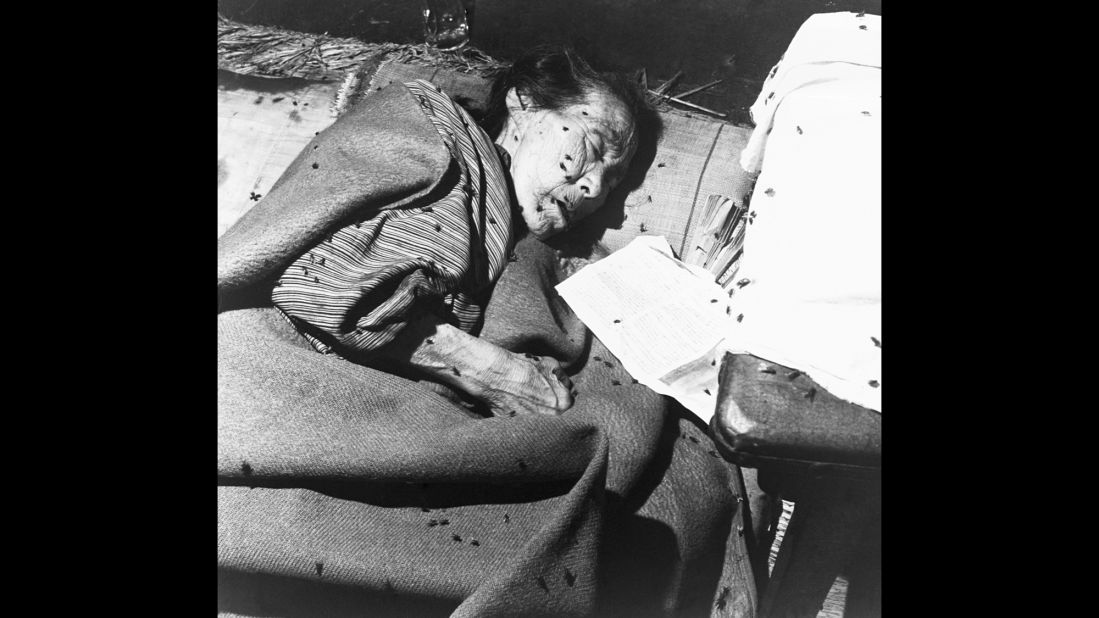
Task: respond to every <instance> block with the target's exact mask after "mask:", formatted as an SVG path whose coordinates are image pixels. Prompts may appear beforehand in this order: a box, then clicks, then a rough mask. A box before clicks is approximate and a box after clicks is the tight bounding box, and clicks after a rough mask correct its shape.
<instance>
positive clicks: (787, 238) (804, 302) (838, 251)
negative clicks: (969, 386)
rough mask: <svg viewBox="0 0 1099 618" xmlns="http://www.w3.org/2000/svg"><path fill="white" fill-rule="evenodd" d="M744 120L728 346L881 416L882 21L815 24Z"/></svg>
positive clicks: (806, 27) (833, 16) (833, 19)
mask: <svg viewBox="0 0 1099 618" xmlns="http://www.w3.org/2000/svg"><path fill="white" fill-rule="evenodd" d="M751 111H752V115H753V119H754V120H755V122H756V129H755V131H754V132H753V134H752V137H751V139H750V140H749V143H748V146H747V148H745V150H744V152H743V154H742V156H741V165H742V166H743V167H744V168H745V170H747V171H748V172H753V173H754V172H757V171H758V172H760V175H759V178H758V179H757V181H756V185H755V190H754V193H753V195H752V199H751V204H750V207H749V217H750V218H751V220H752V223H751V225H750V227H749V228H748V230H747V232H746V235H745V244H744V257H743V260H742V262H741V267H740V272H739V273H738V279H740V280H741V282H744V280H748V281H749V282H750V283H745V284H744V286H743V287H741V288H738V289H737V291H736V293H735V296H734V303H735V307H734V312H736V313H734V315H738V314H742V315H743V316H744V317H743V318H742V319H741V320H740V321H739V322H734V323H733V324H732V326H731V331H730V333H729V336H728V339H727V341H728V345H729V346H730V348H731V349H733V350H734V351H739V352H748V353H751V354H755V355H756V356H760V357H762V358H765V359H768V360H770V361H772V362H775V363H779V364H782V365H786V366H790V367H793V368H795V369H798V370H800V371H803V372H805V373H806V374H808V375H809V376H810V377H812V378H813V379H814V380H816V381H817V382H818V383H819V384H820V385H821V386H823V387H824V388H826V389H828V391H829V392H830V393H832V394H833V395H836V396H837V397H840V398H841V399H845V400H847V401H850V402H853V403H856V404H859V405H862V406H865V407H867V408H871V409H874V410H877V411H879V412H880V411H881V388H882V387H881V384H882V377H881V340H882V333H881V17H879V16H876V15H863V16H861V17H860V16H856V14H855V13H828V14H818V15H814V16H812V17H810V18H809V20H807V21H806V22H805V24H803V25H802V27H801V29H800V30H799V31H798V33H797V35H796V36H795V37H794V40H793V41H792V42H791V44H790V47H789V49H788V50H787V52H786V54H785V55H784V57H783V59H782V61H781V62H780V63H779V64H778V65H777V66H776V67H775V69H774V70H773V71H772V73H771V75H770V76H769V77H768V79H767V80H766V81H765V82H764V87H763V90H762V91H761V93H760V96H759V99H758V100H757V101H756V103H755V104H754V105H753V106H752V109H751ZM752 213H754V214H752Z"/></svg>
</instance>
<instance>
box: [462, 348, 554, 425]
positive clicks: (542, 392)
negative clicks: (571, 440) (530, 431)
mask: <svg viewBox="0 0 1099 618" xmlns="http://www.w3.org/2000/svg"><path fill="white" fill-rule="evenodd" d="M482 384H483V389H481V390H480V392H479V393H478V397H479V398H480V399H482V400H483V401H485V402H486V403H488V404H489V408H490V409H491V410H492V413H493V414H495V415H496V416H514V415H515V414H548V415H550V416H556V415H559V414H561V413H563V412H564V411H565V410H568V409H569V408H570V407H572V400H573V394H572V380H570V379H569V376H568V375H567V374H566V373H565V370H564V369H562V368H561V363H559V362H557V359H555V358H551V357H548V356H545V357H538V356H533V355H531V354H515V353H512V352H506V353H505V355H503V356H502V357H501V358H500V359H498V360H497V362H495V363H493V367H492V371H490V372H489V373H488V375H486V376H484V377H483V379H482ZM513 413H514V414H513Z"/></svg>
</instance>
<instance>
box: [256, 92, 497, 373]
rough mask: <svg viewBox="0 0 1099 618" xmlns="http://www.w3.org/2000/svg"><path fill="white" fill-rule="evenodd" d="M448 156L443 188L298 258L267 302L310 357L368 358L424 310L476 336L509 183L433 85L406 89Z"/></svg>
mask: <svg viewBox="0 0 1099 618" xmlns="http://www.w3.org/2000/svg"><path fill="white" fill-rule="evenodd" d="M405 87H407V88H408V90H409V92H410V93H411V94H412V96H413V98H414V99H415V100H416V101H417V102H418V103H419V105H420V107H421V109H422V110H423V112H424V114H426V116H427V118H428V119H429V120H430V121H431V123H432V124H433V125H434V127H435V128H436V130H437V131H438V133H439V136H440V137H441V138H442V140H443V143H444V144H445V145H446V148H447V150H449V151H450V154H451V157H452V159H453V160H452V163H451V168H450V170H449V171H448V173H447V176H446V178H445V179H444V181H443V182H444V186H445V185H447V184H450V183H453V184H452V185H451V188H450V190H449V192H448V193H447V194H446V196H444V197H443V198H442V199H440V200H438V201H436V202H434V203H432V204H414V205H411V206H409V207H407V208H401V209H388V210H383V211H381V212H379V213H378V214H376V215H375V216H373V217H371V218H369V219H366V220H363V221H359V222H357V223H354V224H353V225H349V226H347V227H344V228H343V229H340V230H337V231H335V232H334V233H333V234H331V235H329V236H328V237H327V238H325V239H324V240H322V241H321V242H320V243H318V244H317V245H315V246H314V247H313V248H312V249H310V250H309V251H307V252H306V253H305V254H304V255H302V256H301V257H299V258H298V259H297V260H296V261H294V263H293V264H291V266H290V267H289V268H287V269H286V271H285V273H283V275H282V277H281V278H280V279H279V281H278V282H277V284H276V286H275V289H274V292H273V293H272V300H273V301H274V304H275V306H276V307H277V308H278V309H279V310H280V311H281V312H282V313H283V315H284V316H286V317H287V319H289V321H290V323H291V324H293V325H294V327H295V328H296V329H297V330H298V332H300V333H301V334H302V335H304V336H305V338H306V339H308V340H309V342H310V343H312V344H313V347H314V348H315V349H317V351H319V352H322V353H329V352H333V351H335V352H343V353H347V352H355V353H363V352H370V351H372V350H375V349H377V348H378V347H380V346H383V345H385V344H386V343H389V342H390V341H392V340H393V339H394V338H395V337H396V335H397V333H398V332H400V330H401V328H403V327H404V325H405V324H407V323H408V321H409V320H410V319H412V318H413V317H414V316H416V315H418V314H421V313H423V312H430V313H434V314H436V315H439V316H441V317H443V318H444V319H446V320H447V321H448V322H450V323H451V324H454V325H455V326H457V327H458V328H461V329H462V330H463V331H466V332H469V333H472V334H476V333H477V332H479V331H480V328H481V324H482V320H483V314H484V306H485V304H486V303H487V302H488V297H489V294H490V293H491V289H492V284H493V283H495V281H496V279H497V278H498V277H499V276H500V273H502V272H503V270H504V267H505V266H506V265H507V262H508V255H509V253H510V251H511V248H512V244H513V242H514V240H513V238H512V210H511V200H510V199H509V193H508V185H507V177H506V175H505V171H504V164H503V162H502V161H501V157H502V156H505V157H506V153H503V152H502V151H498V150H497V148H496V145H495V144H493V143H492V140H491V139H490V138H489V137H488V135H486V134H485V132H484V131H482V130H481V128H480V127H478V126H477V124H476V123H475V122H474V121H473V119H472V118H470V116H469V115H468V114H467V113H466V111H465V110H463V109H462V108H461V107H459V106H458V105H457V104H456V103H454V101H453V100H451V98H450V97H448V96H447V95H446V94H444V93H443V92H442V91H441V89H439V88H438V87H437V86H435V85H433V84H431V83H429V82H426V81H424V80H416V81H414V82H409V83H406V84H405Z"/></svg>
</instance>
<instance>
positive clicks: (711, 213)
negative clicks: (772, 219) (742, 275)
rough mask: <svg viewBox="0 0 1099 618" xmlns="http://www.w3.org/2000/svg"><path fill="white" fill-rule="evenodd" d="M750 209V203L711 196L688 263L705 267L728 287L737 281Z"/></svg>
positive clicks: (720, 283) (692, 243)
mask: <svg viewBox="0 0 1099 618" xmlns="http://www.w3.org/2000/svg"><path fill="white" fill-rule="evenodd" d="M747 210H748V208H747V206H741V205H737V204H736V203H735V202H734V201H733V200H732V198H728V197H725V196H722V195H711V196H710V197H709V199H708V200H706V206H705V207H704V208H703V209H702V213H701V219H700V220H699V223H698V228H697V231H696V232H695V237H694V239H693V240H692V242H691V244H690V247H691V250H690V251H688V252H687V256H686V263H687V264H691V265H694V266H701V267H703V268H705V269H706V270H707V271H709V272H710V273H711V275H712V276H713V278H714V281H716V282H717V283H718V285H720V286H722V287H723V288H725V289H727V290H728V289H731V286H732V285H733V284H734V282H735V281H736V273H737V270H738V268H739V265H740V256H741V249H742V248H743V247H744V229H745V227H746V226H747V224H748V223H749V220H750V217H749V216H746V213H747Z"/></svg>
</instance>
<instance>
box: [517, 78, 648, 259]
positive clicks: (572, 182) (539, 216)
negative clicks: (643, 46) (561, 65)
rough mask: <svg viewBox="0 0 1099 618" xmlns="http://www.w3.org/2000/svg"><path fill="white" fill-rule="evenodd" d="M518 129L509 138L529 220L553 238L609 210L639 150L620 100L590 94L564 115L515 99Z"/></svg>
mask: <svg viewBox="0 0 1099 618" xmlns="http://www.w3.org/2000/svg"><path fill="white" fill-rule="evenodd" d="M509 98H510V99H512V100H514V101H515V103H516V107H515V108H512V107H511V106H509V115H510V116H511V121H512V122H513V125H512V130H511V131H510V132H509V133H507V134H505V135H504V136H503V141H504V142H505V144H504V146H505V148H507V149H508V151H509V152H510V153H511V155H512V158H511V175H512V180H513V182H514V185H515V194H516V197H517V198H518V200H519V207H520V208H521V209H522V214H523V219H524V220H525V221H526V223H527V227H529V228H530V230H531V233H533V234H534V235H535V236H537V237H538V238H548V237H549V236H552V235H553V234H556V233H557V232H560V231H562V230H564V229H566V228H568V227H569V226H571V225H572V224H574V223H576V222H577V221H579V220H580V219H583V218H584V217H586V216H588V215H590V214H591V213H592V212H594V211H595V210H596V209H598V208H599V207H600V206H602V205H603V203H604V202H605V201H606V199H607V194H608V193H610V191H611V190H612V189H614V187H615V186H617V185H618V183H619V182H621V180H622V178H623V176H625V174H626V170H627V168H628V167H629V164H630V159H631V158H632V157H633V153H634V150H635V149H636V141H637V140H636V137H635V130H634V123H633V119H632V118H631V117H630V114H629V112H628V111H627V110H626V107H625V106H624V105H623V104H622V102H620V101H619V100H618V99H616V98H614V97H613V96H611V95H608V94H604V93H599V92H596V93H592V94H589V95H588V97H587V100H586V101H585V102H584V103H581V104H578V105H573V106H570V107H567V108H565V109H563V110H541V109H533V108H531V107H530V106H527V108H526V109H525V110H524V109H521V107H522V106H520V105H519V104H518V99H517V98H515V95H511V96H509Z"/></svg>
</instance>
